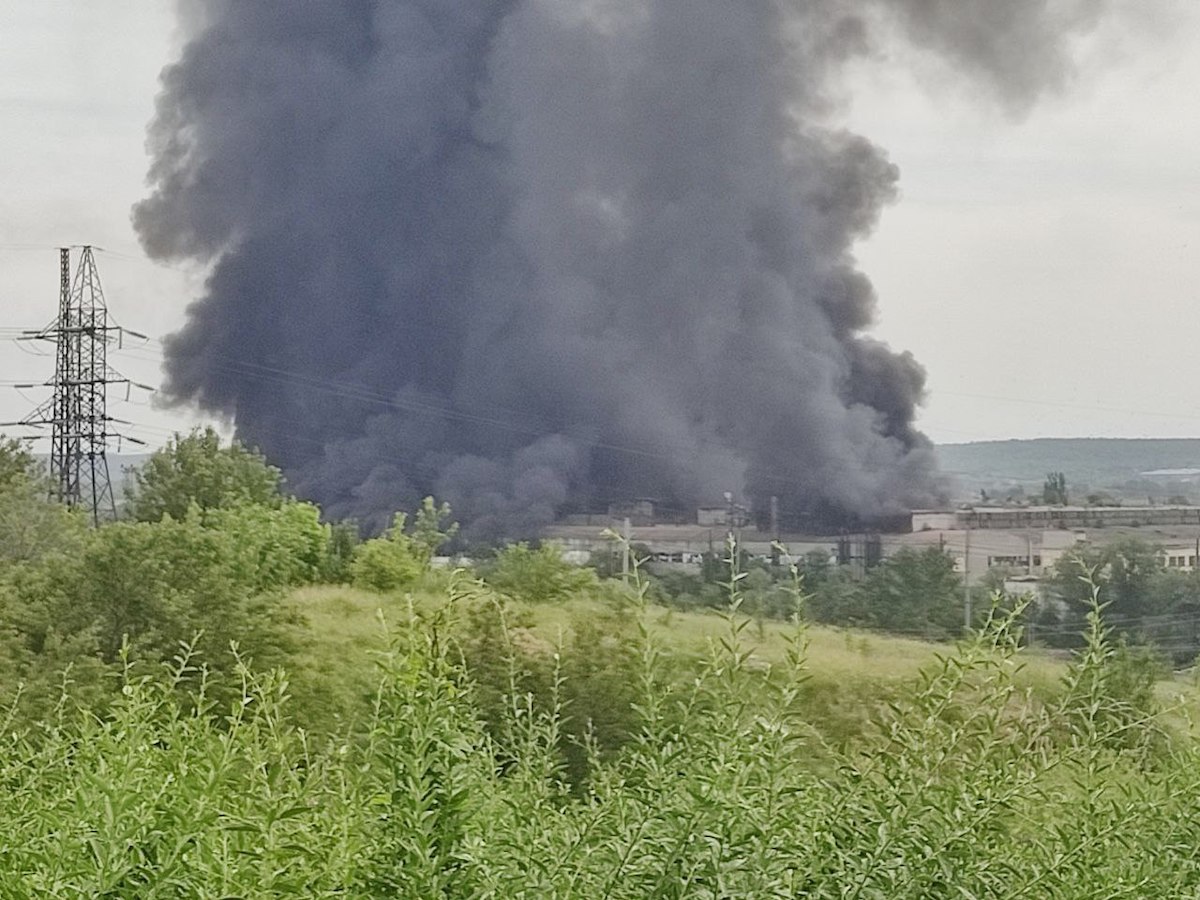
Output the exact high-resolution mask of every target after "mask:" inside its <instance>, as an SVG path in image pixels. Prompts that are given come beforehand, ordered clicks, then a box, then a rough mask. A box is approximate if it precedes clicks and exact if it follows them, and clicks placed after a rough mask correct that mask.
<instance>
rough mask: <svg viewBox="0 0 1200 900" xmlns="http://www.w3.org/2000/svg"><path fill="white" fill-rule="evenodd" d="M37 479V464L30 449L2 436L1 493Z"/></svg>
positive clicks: (0, 441) (17, 441) (0, 455)
mask: <svg viewBox="0 0 1200 900" xmlns="http://www.w3.org/2000/svg"><path fill="white" fill-rule="evenodd" d="M36 478H37V463H36V462H35V460H34V458H33V454H32V453H30V452H29V447H28V446H27V445H26V444H24V443H22V442H21V441H19V440H16V439H14V438H5V437H3V436H0V493H3V492H4V491H7V490H8V489H10V488H12V487H13V486H15V485H16V484H18V483H20V482H28V481H34V480H35V479H36Z"/></svg>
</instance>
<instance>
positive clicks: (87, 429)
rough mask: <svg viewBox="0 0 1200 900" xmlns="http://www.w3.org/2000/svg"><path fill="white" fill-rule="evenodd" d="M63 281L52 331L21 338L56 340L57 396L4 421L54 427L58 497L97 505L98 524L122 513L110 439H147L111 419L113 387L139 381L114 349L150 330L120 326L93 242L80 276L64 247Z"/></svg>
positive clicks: (54, 493) (53, 489) (53, 479)
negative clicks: (119, 429) (115, 360)
mask: <svg viewBox="0 0 1200 900" xmlns="http://www.w3.org/2000/svg"><path fill="white" fill-rule="evenodd" d="M58 281H59V294H58V316H57V317H56V318H55V320H54V321H53V322H51V323H50V324H49V325H47V326H46V327H45V328H42V329H40V330H36V331H27V332H25V333H24V334H23V335H22V336H21V340H27V341H48V342H50V343H53V344H55V345H56V349H55V358H54V377H53V379H52V380H50V381H48V382H46V383H45V385H44V386H45V387H49V388H51V389H52V390H53V393H52V395H51V397H50V399H49V400H47V401H46V402H45V403H43V404H42V405H41V406H39V407H38V408H37V409H35V410H34V411H33V412H32V413H30V414H29V415H28V416H26V417H25V418H24V419H22V420H21V421H19V422H7V423H2V424H4V425H22V426H31V427H35V428H39V427H45V426H47V425H48V426H50V498H51V499H52V500H57V501H59V502H61V503H64V504H66V505H67V506H69V507H72V508H78V507H83V508H85V509H87V510H89V511H90V512H91V517H92V522H93V524H97V525H98V524H99V523H100V521H101V519H110V518H116V514H117V509H116V498H115V497H114V496H113V489H112V481H111V480H110V478H109V471H108V457H107V449H108V443H109V441H110V440H112V439H117V440H126V441H130V442H131V443H134V444H142V443H144V442H143V441H139V440H137V439H136V438H131V437H128V436H122V435H118V434H114V433H112V432H110V430H109V426H110V423H114V422H117V421H118V420H117V419H114V418H112V417H111V416H110V415H109V414H108V388H109V386H110V385H114V384H124V385H126V389H127V390H128V388H129V387H130V386H133V385H134V383H133V382H131V381H130V380H129V379H128V378H125V377H124V376H122V375H120V374H119V373H117V372H115V371H114V370H113V369H111V368H109V365H108V347H109V345H110V344H119V343H120V340H121V337H122V336H123V334H125V333H128V334H131V335H134V336H136V337H140V338H144V337H145V335H141V334H138V333H137V332H132V331H130V332H126V331H125V330H124V329H122V328H120V327H118V326H117V325H116V324H114V323H113V321H112V319H111V317H110V316H109V314H108V306H107V303H106V302H105V299H104V291H103V289H102V288H101V286H100V273H99V271H98V270H97V268H96V259H95V256H94V254H93V252H92V248H91V247H90V246H85V247H83V248H82V251H81V253H80V257H79V264H78V267H77V268H76V270H75V277H74V280H72V278H71V251H70V250H69V249H68V248H65V247H64V248H62V249H61V250H59V254H58ZM37 386H38V385H32V384H29V385H17V387H22V388H33V387H37ZM136 386H137V387H140V388H143V389H145V390H151V391H152V390H153V388H151V387H148V386H147V385H142V384H139V385H136ZM122 424H128V423H122Z"/></svg>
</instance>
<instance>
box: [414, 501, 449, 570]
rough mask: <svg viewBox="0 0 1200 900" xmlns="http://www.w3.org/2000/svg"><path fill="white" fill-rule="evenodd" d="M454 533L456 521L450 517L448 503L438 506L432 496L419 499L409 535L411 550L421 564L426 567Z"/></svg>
mask: <svg viewBox="0 0 1200 900" xmlns="http://www.w3.org/2000/svg"><path fill="white" fill-rule="evenodd" d="M456 534H458V523H457V522H455V521H452V520H451V518H450V504H448V503H443V504H441V505H440V506H439V505H438V504H437V503H436V502H435V501H434V499H433V498H432V497H426V498H425V499H424V500H422V501H421V506H420V508H419V509H418V510H417V514H416V515H415V516H413V523H412V527H411V528H410V529H409V536H410V538H411V541H412V548H413V551H414V552H415V553H416V554H417V556H418V558H419V559H420V560H421V564H422V565H423V566H425V567H428V566H429V563H430V561H431V560H432V559H433V557H434V555H435V554H436V553H437V552H438V550H440V549H441V548H442V547H443V546H444V545H445V544H447V543H449V542H450V541H452V540H453V539H454V536H455V535H456Z"/></svg>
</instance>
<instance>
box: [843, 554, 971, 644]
mask: <svg viewBox="0 0 1200 900" xmlns="http://www.w3.org/2000/svg"><path fill="white" fill-rule="evenodd" d="M861 590H862V597H863V601H864V606H865V609H866V615H867V617H868V620H869V622H870V624H871V625H872V626H873V627H876V628H882V629H885V630H888V631H902V632H908V633H914V632H917V633H923V634H924V635H926V636H928V637H933V638H941V637H948V636H950V635H953V634H957V633H959V632H960V631H961V630H962V582H961V580H960V579H959V577H958V575H957V574H956V573H955V571H954V560H952V559H951V558H950V557H949V556H948V555H947V554H945V553H943V552H942V551H941V550H939V549H938V548H937V547H929V548H927V549H924V550H913V549H910V548H907V547H906V548H904V549H902V550H900V551H899V552H897V553H896V554H894V555H893V556H891V557H890V558H889V559H887V560H886V561H885V562H884V563H883V565H881V566H878V567H877V568H875V569H873V570H871V573H870V575H868V577H867V579H866V580H865V581H864V582H863V584H862V588H861Z"/></svg>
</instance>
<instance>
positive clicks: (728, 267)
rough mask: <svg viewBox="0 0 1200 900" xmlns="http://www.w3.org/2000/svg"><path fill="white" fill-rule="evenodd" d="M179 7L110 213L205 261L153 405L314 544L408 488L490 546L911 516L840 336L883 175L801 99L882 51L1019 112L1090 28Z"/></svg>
mask: <svg viewBox="0 0 1200 900" xmlns="http://www.w3.org/2000/svg"><path fill="white" fill-rule="evenodd" d="M193 7H196V8H197V9H198V11H199V14H197V15H193V16H191V17H190V18H189V21H190V22H192V23H194V24H193V26H192V27H193V30H194V33H192V34H191V36H190V39H189V40H188V42H187V43H186V46H185V47H184V50H183V53H182V56H181V58H180V60H179V61H178V62H177V63H176V64H174V65H172V66H170V67H168V68H167V69H166V70H165V71H164V73H163V76H162V84H163V90H162V94H161V96H160V97H159V101H158V110H157V114H156V117H155V120H154V122H153V124H152V126H151V129H150V147H151V150H152V153H153V163H152V166H151V170H150V182H151V185H152V194H151V196H150V197H149V198H148V199H146V200H144V201H143V202H141V203H139V204H138V205H137V206H136V207H135V210H134V221H135V223H136V226H137V228H138V231H139V234H140V236H141V240H142V242H143V244H144V246H145V248H146V250H147V251H148V252H149V253H150V254H151V255H152V256H154V257H157V258H159V259H212V260H213V261H214V264H213V268H212V274H211V277H210V278H209V281H208V283H207V286H206V293H205V294H204V296H203V297H201V298H200V299H198V300H197V301H196V302H195V303H194V304H193V305H192V306H191V307H190V308H189V317H188V321H187V324H186V325H185V326H184V327H183V329H182V330H181V331H180V332H179V333H177V334H175V335H174V336H172V337H171V338H170V339H169V340H168V342H167V364H166V372H167V383H166V393H167V394H168V395H169V397H171V398H173V399H174V401H176V402H179V403H193V404H196V405H198V406H199V407H201V408H202V409H205V410H209V411H212V412H215V413H221V414H226V415H229V416H232V417H233V418H234V420H235V422H236V424H237V431H238V434H239V436H240V437H241V438H242V439H243V440H246V441H248V442H251V443H253V444H255V445H257V446H259V447H261V448H262V449H263V450H264V451H265V452H266V453H267V455H268V456H269V457H270V458H271V459H272V460H273V461H275V462H276V463H278V464H279V465H281V466H282V467H283V468H284V470H285V472H286V474H287V477H288V479H289V481H290V483H291V484H292V486H293V487H294V488H295V489H296V490H297V491H298V492H300V493H302V494H303V495H306V496H309V497H312V498H314V499H316V500H318V501H319V502H321V503H322V504H323V505H324V506H325V508H326V510H327V511H328V512H329V513H330V514H331V515H335V516H347V515H353V516H357V517H359V518H360V519H363V520H365V522H366V523H368V524H374V525H376V526H381V525H383V524H386V521H387V520H388V518H389V517H390V513H391V512H392V510H394V509H397V508H402V507H411V506H412V505H413V504H414V503H415V502H416V501H417V500H418V498H420V497H421V496H422V495H424V494H427V493H436V494H437V495H438V496H439V497H442V498H445V499H446V500H448V501H449V502H450V503H451V505H452V506H453V507H454V508H455V511H456V514H457V515H459V516H460V517H461V518H462V519H463V520H464V521H466V522H467V523H469V526H470V528H469V531H470V533H471V534H473V535H474V536H475V537H490V536H497V535H500V534H506V535H509V536H511V535H514V534H520V533H524V532H530V531H534V530H536V529H537V528H538V527H539V526H540V525H542V524H544V523H546V522H548V521H550V520H551V519H552V518H553V517H554V516H556V515H557V514H560V513H561V512H563V511H567V510H573V509H583V508H585V507H588V506H592V505H599V504H602V503H604V502H606V501H607V500H610V499H614V498H627V497H635V496H655V497H659V498H661V499H662V500H663V501H664V502H665V503H667V505H672V506H676V507H689V506H694V505H695V504H696V503H697V502H699V501H702V500H705V499H708V498H711V496H713V494H714V492H719V491H720V490H723V489H724V488H725V486H727V485H731V484H732V485H738V486H740V487H741V489H742V490H743V492H744V494H745V495H746V496H747V497H748V498H749V499H750V501H751V502H752V504H753V505H754V506H755V507H756V508H758V509H762V508H764V506H765V505H766V504H767V502H768V500H769V498H770V497H772V496H777V497H778V498H779V500H780V503H781V504H782V506H783V508H784V509H786V510H787V511H788V513H789V514H793V513H794V514H796V515H799V516H804V515H807V516H811V515H816V514H830V515H839V516H840V515H848V516H860V517H862V516H865V517H873V516H877V515H885V514H892V513H896V512H898V511H900V510H903V509H905V508H907V507H911V506H917V505H924V504H929V503H932V502H935V500H936V496H935V495H936V494H937V493H938V479H937V477H936V474H935V471H934V463H933V454H932V449H931V446H930V444H929V442H928V441H927V440H926V438H925V437H924V436H923V435H921V434H920V433H919V432H918V431H917V430H916V428H915V427H914V424H913V422H914V417H915V414H916V411H917V408H918V405H919V403H920V402H921V398H922V396H923V393H924V387H925V375H924V371H923V370H922V368H921V366H920V365H919V364H918V363H917V362H916V361H915V360H914V359H913V358H912V357H911V356H910V355H908V354H904V353H896V352H895V351H893V350H891V349H889V348H888V347H886V346H885V345H883V344H882V343H880V342H878V341H876V340H874V339H872V338H870V337H869V336H868V334H867V333H866V332H867V329H868V328H869V327H870V325H871V322H872V319H873V317H874V306H875V296H874V292H873V290H872V288H871V285H870V283H869V282H868V280H867V278H866V277H865V276H864V275H863V273H862V272H860V271H859V270H858V268H857V265H856V262H855V259H854V255H853V248H854V245H855V243H856V242H857V241H858V240H860V239H862V238H863V237H864V236H866V235H867V234H868V233H869V232H870V231H871V229H872V228H873V227H874V225H875V223H876V221H877V218H878V216H879V214H880V211H881V209H882V208H883V206H884V205H885V204H887V203H889V202H891V201H892V200H893V199H894V198H895V196H896V183H897V178H898V172H897V170H896V167H895V166H894V165H892V164H891V163H890V162H889V161H888V159H887V157H886V155H885V154H884V152H883V151H882V150H880V149H879V148H878V147H876V146H874V145H873V144H871V143H870V142H869V141H868V140H867V139H865V138H863V137H860V136H857V135H854V134H849V133H847V132H845V131H844V130H840V129H838V128H835V127H832V126H830V125H829V124H828V112H829V110H830V108H831V104H832V101H831V89H833V88H836V87H837V81H838V76H839V72H840V69H841V64H842V63H844V62H845V61H846V60H848V59H851V58H854V57H855V56H857V55H860V54H862V53H866V52H869V51H870V50H871V49H872V47H873V46H877V45H879V44H880V43H881V42H886V41H890V40H899V39H903V40H908V41H912V42H915V43H916V44H917V45H918V46H921V47H924V48H928V49H929V50H930V51H932V52H934V53H936V54H939V55H940V56H941V57H943V58H944V59H945V60H947V61H948V62H949V63H950V64H952V65H955V66H959V67H961V68H963V69H964V70H966V71H968V72H969V73H971V74H972V75H973V76H975V77H977V78H978V79H979V80H980V81H981V82H982V83H983V84H985V85H987V86H989V88H990V89H991V90H993V91H994V93H995V94H996V95H997V96H998V97H1000V99H1001V100H1002V102H1004V103H1005V104H1007V105H1009V106H1012V107H1013V108H1016V109H1020V108H1022V107H1024V106H1026V105H1028V104H1029V103H1030V102H1032V100H1033V99H1034V98H1035V97H1036V96H1037V94H1038V92H1039V91H1040V90H1041V89H1043V88H1044V87H1046V86H1051V87H1053V86H1056V85H1058V84H1060V83H1061V82H1062V81H1063V80H1064V79H1065V78H1066V76H1067V75H1068V74H1069V58H1068V57H1067V55H1066V54H1065V51H1064V49H1063V48H1064V42H1065V41H1066V39H1067V37H1068V36H1069V35H1070V34H1071V33H1072V32H1074V31H1077V30H1079V29H1081V28H1084V27H1087V26H1088V25H1089V24H1091V22H1092V21H1093V20H1094V19H1095V17H1096V16H1097V15H1098V14H1099V11H1100V9H1101V4H1100V3H1098V2H1088V0H1074V2H1072V0H1061V2H1055V0H1005V2H1003V3H996V2H994V0H874V2H870V0H856V2H850V0H841V2H839V0H810V2H805V0H793V2H782V0H739V2H736V3H731V2H729V0H688V2H686V3H682V2H670V0H575V2H561V0H439V2H438V3H436V4H433V3H429V2H425V0H343V2H339V3H303V4H297V3H294V2H284V0H256V2H254V3H230V2H227V0H196V2H195V3H193ZM195 11H196V10H195V9H194V10H193V12H195Z"/></svg>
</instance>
